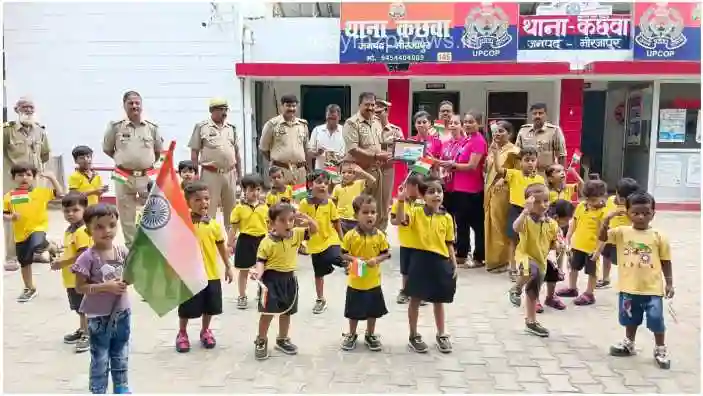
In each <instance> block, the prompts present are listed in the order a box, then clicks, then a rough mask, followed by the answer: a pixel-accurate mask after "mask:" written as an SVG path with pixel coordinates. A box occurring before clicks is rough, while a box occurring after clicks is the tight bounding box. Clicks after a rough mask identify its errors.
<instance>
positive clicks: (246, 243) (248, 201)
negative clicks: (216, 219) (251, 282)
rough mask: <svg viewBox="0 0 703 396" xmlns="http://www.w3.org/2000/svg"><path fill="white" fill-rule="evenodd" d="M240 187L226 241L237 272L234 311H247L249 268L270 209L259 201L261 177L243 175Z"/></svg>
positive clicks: (265, 226)
mask: <svg viewBox="0 0 703 396" xmlns="http://www.w3.org/2000/svg"><path fill="white" fill-rule="evenodd" d="M241 184H242V192H243V193H244V199H243V200H241V201H240V202H239V203H238V204H237V206H235V207H234V210H232V214H231V215H230V218H229V221H230V224H231V225H232V227H231V229H230V231H229V236H228V238H227V240H228V250H229V251H234V268H236V269H238V270H239V276H238V278H237V286H238V289H239V297H238V298H237V308H239V309H246V308H247V294H246V292H247V278H248V277H249V268H251V267H253V266H254V265H255V264H256V252H257V250H259V244H260V243H261V240H262V239H264V236H265V235H266V232H268V218H269V217H268V216H269V213H268V212H269V208H268V205H266V204H265V203H264V202H262V201H261V189H262V187H263V185H264V181H263V179H262V178H261V176H259V175H256V174H251V175H245V176H244V177H243V178H242V181H241ZM237 232H239V235H237Z"/></svg>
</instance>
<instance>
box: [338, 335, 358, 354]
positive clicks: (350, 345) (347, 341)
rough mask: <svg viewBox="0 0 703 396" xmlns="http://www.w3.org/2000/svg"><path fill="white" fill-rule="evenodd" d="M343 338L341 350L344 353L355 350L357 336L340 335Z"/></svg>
mask: <svg viewBox="0 0 703 396" xmlns="http://www.w3.org/2000/svg"><path fill="white" fill-rule="evenodd" d="M342 336H343V337H344V338H343V339H342V350H344V351H351V350H354V349H355V348H356V339H357V338H358V335H356V334H342Z"/></svg>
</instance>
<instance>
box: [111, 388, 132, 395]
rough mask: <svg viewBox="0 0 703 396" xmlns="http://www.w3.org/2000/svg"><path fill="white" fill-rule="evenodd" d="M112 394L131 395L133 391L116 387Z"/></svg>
mask: <svg viewBox="0 0 703 396" xmlns="http://www.w3.org/2000/svg"><path fill="white" fill-rule="evenodd" d="M112 393H114V394H116V395H131V394H132V391H130V390H129V388H128V387H126V386H116V387H115V389H113V392H112Z"/></svg>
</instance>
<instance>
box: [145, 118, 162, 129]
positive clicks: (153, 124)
mask: <svg viewBox="0 0 703 396" xmlns="http://www.w3.org/2000/svg"><path fill="white" fill-rule="evenodd" d="M144 122H146V123H147V124H149V125H151V126H153V127H157V128H158V127H159V125H158V124H157V123H155V122H151V121H149V120H144Z"/></svg>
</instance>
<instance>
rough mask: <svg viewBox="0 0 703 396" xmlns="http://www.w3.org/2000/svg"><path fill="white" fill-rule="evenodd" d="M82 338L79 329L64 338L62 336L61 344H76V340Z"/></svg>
mask: <svg viewBox="0 0 703 396" xmlns="http://www.w3.org/2000/svg"><path fill="white" fill-rule="evenodd" d="M82 336H83V332H82V331H81V329H78V330H76V331H74V332H73V333H70V334H66V335H65V336H63V342H64V344H75V343H76V342H78V340H80V339H81V337H82Z"/></svg>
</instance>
